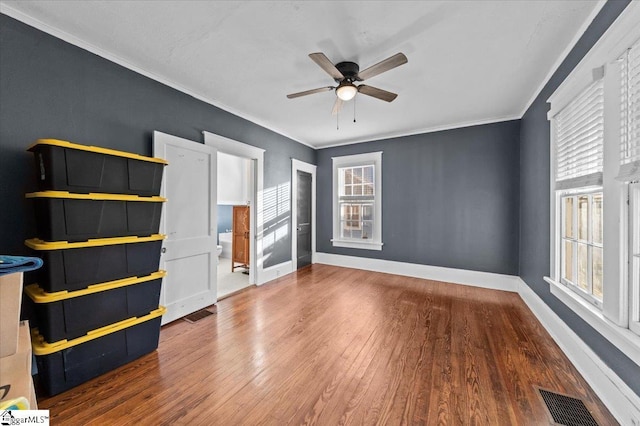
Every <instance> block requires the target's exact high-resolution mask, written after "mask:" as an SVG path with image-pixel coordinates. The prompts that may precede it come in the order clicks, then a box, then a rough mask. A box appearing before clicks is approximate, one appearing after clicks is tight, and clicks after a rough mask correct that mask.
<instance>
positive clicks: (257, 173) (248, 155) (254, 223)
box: [202, 131, 265, 294]
mask: <svg viewBox="0 0 640 426" xmlns="http://www.w3.org/2000/svg"><path fill="white" fill-rule="evenodd" d="M202 133H203V135H204V143H205V145H207V146H210V147H212V148H213V149H215V151H216V153H217V154H218V155H220V154H228V155H231V156H235V157H238V158H241V159H242V160H244V161H247V163H245V164H248V165H249V179H248V181H249V187H248V188H249V189H248V195H247V202H248V205H249V209H248V214H249V239H248V246H249V264H248V265H247V266H248V269H249V280H248V284H249V285H260V284H262V283H263V282H265V278H264V277H263V272H264V269H263V266H262V230H263V226H262V204H263V202H262V191H263V181H264V177H263V170H264V150H263V149H260V148H257V147H254V146H251V145H247V144H245V143H242V142H238V141H235V140H232V139H228V138H225V137H223V136H220V135H216V134H215V133H211V132H207V131H204V132H202ZM222 179H225V180H226V179H227V178H226V177H222ZM212 201H213V203H214V204H216V205H217V204H219V202H218V194H217V187H216V193H215V194H213V193H212ZM220 201H224V200H222V199H220ZM232 211H233V209H232ZM232 214H233V213H232ZM216 227H217V223H216ZM226 229H228V228H224V227H223V229H222V230H224V231H226ZM214 231H217V228H216V229H214ZM218 245H220V244H218ZM232 246H233V243H232ZM231 250H233V247H232V248H231ZM218 270H227V269H226V267H224V266H220V267H219V268H218ZM228 270H231V265H230V264H229V268H228ZM245 270H246V269H245ZM240 273H242V272H240ZM242 275H243V276H245V277H246V274H242ZM219 294H221V292H219Z"/></svg>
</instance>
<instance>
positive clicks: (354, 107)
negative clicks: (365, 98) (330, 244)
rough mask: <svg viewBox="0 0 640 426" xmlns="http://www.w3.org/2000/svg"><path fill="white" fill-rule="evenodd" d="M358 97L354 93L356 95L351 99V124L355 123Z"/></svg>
mask: <svg viewBox="0 0 640 426" xmlns="http://www.w3.org/2000/svg"><path fill="white" fill-rule="evenodd" d="M357 97H358V94H357V93H356V95H355V96H354V97H353V122H354V123H355V122H356V98H357Z"/></svg>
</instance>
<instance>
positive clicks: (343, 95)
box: [336, 82, 358, 101]
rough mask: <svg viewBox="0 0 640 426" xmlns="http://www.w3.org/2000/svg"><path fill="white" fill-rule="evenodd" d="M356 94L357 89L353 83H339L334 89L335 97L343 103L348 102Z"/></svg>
mask: <svg viewBox="0 0 640 426" xmlns="http://www.w3.org/2000/svg"><path fill="white" fill-rule="evenodd" d="M356 93H358V88H357V87H356V86H355V85H354V84H353V83H349V82H346V83H340V85H339V86H338V88H337V89H336V95H337V96H338V97H339V98H340V99H342V100H343V101H350V100H351V99H353V97H354V96H355V95H356Z"/></svg>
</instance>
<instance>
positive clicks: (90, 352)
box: [31, 307, 166, 395]
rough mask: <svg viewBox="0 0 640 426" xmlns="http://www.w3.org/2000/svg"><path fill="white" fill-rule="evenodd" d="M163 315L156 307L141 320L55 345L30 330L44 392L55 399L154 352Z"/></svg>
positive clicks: (119, 324) (117, 325) (96, 331)
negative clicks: (67, 391)
mask: <svg viewBox="0 0 640 426" xmlns="http://www.w3.org/2000/svg"><path fill="white" fill-rule="evenodd" d="M165 311H166V309H165V308H164V307H159V308H158V309H156V310H155V311H153V312H151V313H150V314H148V315H145V316H143V317H139V318H133V319H130V320H126V321H122V322H120V323H116V324H112V325H111V326H108V327H104V328H102V329H97V330H93V331H92V332H91V333H89V334H87V335H85V336H82V337H79V338H77V339H73V340H70V341H66V340H63V341H61V342H56V343H46V342H44V341H43V339H42V336H41V335H40V334H39V333H38V329H33V330H32V335H31V344H32V346H33V353H34V355H35V356H36V363H37V365H38V376H39V378H40V382H41V384H42V386H43V388H44V390H45V392H46V393H47V394H48V395H56V394H58V393H60V392H64V391H66V390H68V389H70V388H72V387H74V386H77V385H79V384H81V383H84V382H86V381H88V380H90V379H93V378H94V377H98V376H99V375H101V374H104V373H106V372H108V371H111V370H113V369H115V368H118V367H120V366H122V365H124V364H126V363H128V362H131V361H133V360H135V359H137V358H139V357H141V356H143V355H146V354H148V353H149V352H153V351H154V350H155V349H156V348H157V347H158V340H159V337H160V321H161V317H162V315H163V314H164V313H165Z"/></svg>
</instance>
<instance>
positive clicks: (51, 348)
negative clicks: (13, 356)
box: [31, 306, 167, 355]
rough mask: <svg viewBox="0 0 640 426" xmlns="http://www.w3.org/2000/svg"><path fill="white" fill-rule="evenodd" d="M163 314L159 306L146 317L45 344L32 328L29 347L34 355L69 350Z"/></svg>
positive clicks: (162, 308)
mask: <svg viewBox="0 0 640 426" xmlns="http://www.w3.org/2000/svg"><path fill="white" fill-rule="evenodd" d="M165 312H167V308H165V307H164V306H159V307H158V309H156V310H154V311H151V313H149V314H148V315H145V316H142V317H134V318H129V319H126V320H123V321H120V322H116V323H113V324H109V325H107V326H105V327H101V328H96V329H95V330H91V331H90V332H88V333H87V334H85V335H84V336H80V337H78V338H75V339H72V340H66V339H64V340H59V341H57V342H55V343H47V342H45V341H44V337H42V336H41V335H40V333H38V329H37V328H33V329H31V346H32V347H33V353H34V355H49V354H52V353H55V352H59V351H61V350H64V349H69V348H71V347H73V346H77V345H80V344H82V343H85V342H89V341H91V340H94V339H98V338H100V337H103V336H106V335H107V334H111V333H115V332H116V331H120V330H124V329H125V328H129V327H133V326H134V325H138V324H142V323H143V322H145V321H149V320H152V319H154V318H158V317H161V316H162V315H164V313H165Z"/></svg>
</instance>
